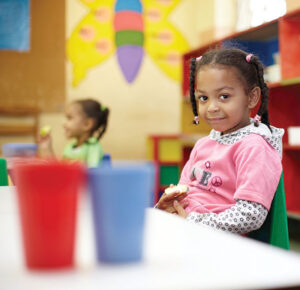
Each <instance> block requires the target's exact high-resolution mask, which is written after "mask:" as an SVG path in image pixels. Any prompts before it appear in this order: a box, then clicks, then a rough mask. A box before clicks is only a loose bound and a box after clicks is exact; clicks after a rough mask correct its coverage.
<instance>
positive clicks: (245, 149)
mask: <svg viewBox="0 0 300 290" xmlns="http://www.w3.org/2000/svg"><path fill="white" fill-rule="evenodd" d="M252 126H253V125H252ZM260 126H262V125H260ZM253 130H254V131H255V129H253ZM267 130H269V129H267ZM280 134H281V136H280V138H281V137H282V134H283V133H282V132H280ZM231 137H232V136H231ZM215 139H217V138H215ZM267 140H269V139H268V137H267V138H266V136H262V135H260V134H258V133H253V132H252V133H251V134H246V136H245V137H243V138H237V139H236V140H235V141H234V142H230V144H228V143H226V142H225V143H224V142H223V143H222V142H220V141H219V140H214V138H211V135H210V136H207V137H204V138H201V139H200V140H199V141H198V142H197V143H196V145H195V146H194V148H193V150H192V152H191V155H190V159H189V160H188V162H187V163H186V165H185V166H184V168H183V171H182V174H181V178H180V181H179V183H180V184H186V185H188V186H189V192H188V196H187V197H186V198H185V199H184V200H187V201H188V203H189V205H188V207H187V208H186V211H187V212H188V213H191V212H198V213H210V212H211V213H212V212H213V213H220V212H223V211H225V210H226V209H228V208H230V207H232V206H233V205H235V204H236V200H246V201H251V202H256V203H259V204H261V205H263V206H264V207H265V208H266V209H268V210H269V209H270V205H271V202H272V199H273V197H274V193H275V191H276V188H277V185H278V182H279V179H280V175H281V172H282V165H281V157H280V154H279V153H278V151H276V149H275V148H274V147H273V145H271V144H270V143H272V140H271V139H270V140H269V141H270V143H269V142H267ZM280 142H281V140H280Z"/></svg>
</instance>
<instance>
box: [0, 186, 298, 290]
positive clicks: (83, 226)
mask: <svg viewBox="0 0 300 290" xmlns="http://www.w3.org/2000/svg"><path fill="white" fill-rule="evenodd" d="M18 218H19V217H18V212H17V207H16V195H15V191H14V188H13V187H0V289H1V290H2V289H10V290H15V289H22V290H27V289H28V290H35V289H39V290H40V289H42V290H48V289H51V290H52V289H55V290H60V289H61V290H68V289H72V290H76V289H90V290H93V289H105V290H106V289H139V290H141V289H260V288H276V287H288V286H293V285H300V255H298V254H296V253H293V252H288V251H285V250H281V249H277V248H274V247H271V246H269V245H265V244H262V243H259V242H256V241H253V240H250V239H248V238H244V237H240V236H236V235H233V234H228V233H223V232H218V231H215V230H212V229H208V228H205V227H201V226H197V225H192V224H188V223H187V222H186V221H185V220H183V219H181V218H179V217H177V216H174V215H171V214H167V213H165V212H162V211H159V210H155V209H147V222H146V229H145V246H144V261H143V262H142V263H138V264H131V265H119V266H113V265H103V264H97V262H96V261H95V258H94V257H95V250H94V243H93V229H92V221H91V212H90V207H89V202H88V201H87V200H82V202H81V204H80V210H79V220H78V221H79V223H78V231H77V247H76V265H77V266H76V268H75V269H73V270H67V271H66V270H64V271H48V272H47V271H46V272H45V271H38V272H37V271H29V270H27V269H26V268H25V266H24V263H23V253H22V244H21V238H20V228H19V219H18Z"/></svg>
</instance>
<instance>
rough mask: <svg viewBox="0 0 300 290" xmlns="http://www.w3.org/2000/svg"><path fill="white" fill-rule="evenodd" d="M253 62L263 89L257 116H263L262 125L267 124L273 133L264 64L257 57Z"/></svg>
mask: <svg viewBox="0 0 300 290" xmlns="http://www.w3.org/2000/svg"><path fill="white" fill-rule="evenodd" d="M251 62H252V63H253V64H254V65H255V68H256V71H257V78H258V84H259V87H260V89H261V103H260V106H259V109H258V111H257V114H258V115H259V116H261V121H262V123H264V124H266V125H267V126H268V127H269V129H270V130H271V132H272V129H271V127H270V122H269V111H268V103H269V89H268V87H267V85H266V83H265V81H264V70H263V67H262V64H261V63H260V62H259V61H258V59H257V57H253V58H252V60H251Z"/></svg>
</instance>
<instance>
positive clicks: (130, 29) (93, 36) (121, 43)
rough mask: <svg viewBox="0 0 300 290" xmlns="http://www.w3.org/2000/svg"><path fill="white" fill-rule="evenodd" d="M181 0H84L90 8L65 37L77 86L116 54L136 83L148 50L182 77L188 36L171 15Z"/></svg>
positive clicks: (171, 72)
mask: <svg viewBox="0 0 300 290" xmlns="http://www.w3.org/2000/svg"><path fill="white" fill-rule="evenodd" d="M180 1H181V0H141V1H140V0H80V2H82V3H83V4H84V5H86V6H87V7H88V8H89V12H88V14H87V15H86V16H85V17H84V18H83V19H82V20H81V21H80V23H78V25H77V26H76V27H75V28H74V30H73V31H72V34H71V36H70V38H69V39H68V41H67V56H68V58H69V60H70V61H71V63H72V65H73V86H77V85H78V84H79V83H80V82H81V81H82V80H83V79H84V78H85V76H86V73H87V71H88V70H89V69H91V68H93V67H95V66H97V65H99V64H100V63H102V62H103V61H105V60H106V59H108V58H109V57H110V56H112V55H114V54H116V56H117V60H118V63H119V66H120V69H121V71H122V73H123V75H124V77H125V79H126V81H127V82H128V83H132V82H133V81H134V79H135V78H136V76H137V74H138V71H139V69H140V67H141V64H142V61H143V58H144V55H145V52H146V53H147V55H149V56H150V57H151V58H152V60H153V61H154V62H155V63H156V65H157V66H158V67H159V68H160V69H161V70H162V71H163V72H164V73H165V74H166V75H168V76H169V77H170V78H172V79H173V80H176V81H180V78H181V55H182V54H183V53H184V52H186V51H187V50H188V48H189V46H188V43H187V41H186V40H185V38H184V37H183V35H182V34H181V33H180V32H179V31H178V30H177V29H176V27H175V26H174V25H173V24H172V23H171V22H170V21H169V20H168V16H169V14H170V13H171V11H172V10H173V9H174V8H175V7H176V6H177V5H178V3H179V2H180Z"/></svg>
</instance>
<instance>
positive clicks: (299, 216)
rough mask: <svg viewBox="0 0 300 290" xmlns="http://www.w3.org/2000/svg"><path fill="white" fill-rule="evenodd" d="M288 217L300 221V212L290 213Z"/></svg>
mask: <svg viewBox="0 0 300 290" xmlns="http://www.w3.org/2000/svg"><path fill="white" fill-rule="evenodd" d="M287 216H288V218H292V219H296V220H300V211H299V212H293V211H288V212H287Z"/></svg>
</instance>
